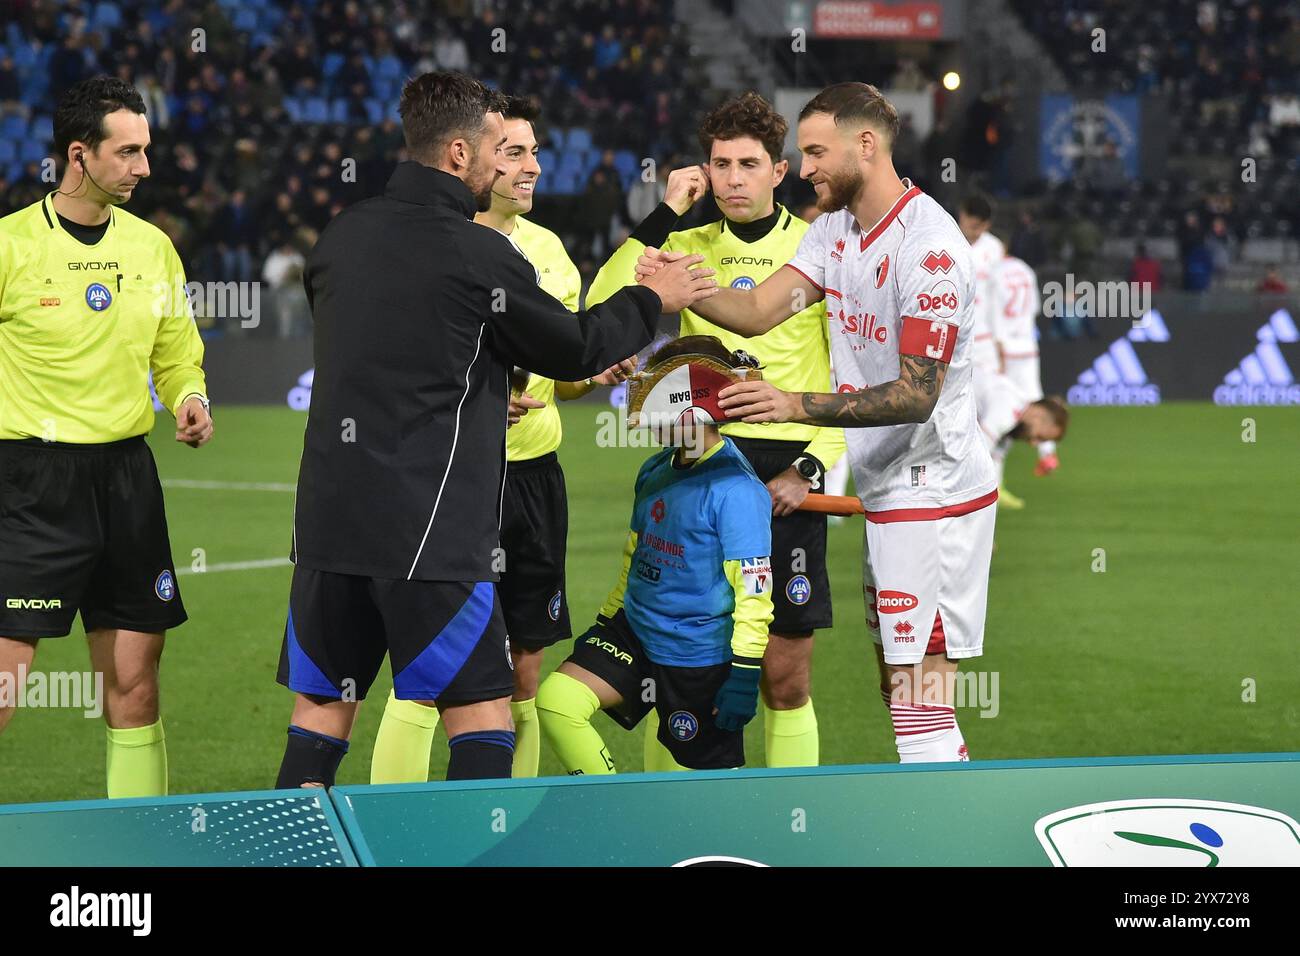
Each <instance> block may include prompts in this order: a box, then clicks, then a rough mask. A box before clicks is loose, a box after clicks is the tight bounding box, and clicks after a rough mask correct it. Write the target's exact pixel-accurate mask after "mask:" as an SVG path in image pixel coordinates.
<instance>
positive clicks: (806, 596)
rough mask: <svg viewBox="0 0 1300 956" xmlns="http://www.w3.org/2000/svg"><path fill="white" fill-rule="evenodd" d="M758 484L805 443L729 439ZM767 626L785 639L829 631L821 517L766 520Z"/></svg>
mask: <svg viewBox="0 0 1300 956" xmlns="http://www.w3.org/2000/svg"><path fill="white" fill-rule="evenodd" d="M731 440H732V441H733V442H735V443H736V447H737V448H739V449H740V452H741V454H742V455H744V456H745V457H746V458H747V459H749V463H750V464H751V465H753V466H754V472H755V473H756V474H757V475H758V477H759V480H760V481H763V482H768V481H771V480H772V479H773V478H775V477H776V476H777V475H779V474H780V473H781V472H783V471H785V470H786V469H787V468H789V467H790V464H791V463H792V462H793V461H794V460H795V459H796V458H798V457H799V455H800V454H802V453H803V450H804V448H805V447H807V443H806V442H799V441H774V440H772V439H768V438H735V437H732V439H731ZM772 585H773V586H772V626H771V627H770V628H769V630H770V631H772V632H774V633H777V634H783V635H785V636H787V637H811V636H812V632H813V631H815V630H817V629H819V628H824V627H830V626H831V582H830V577H829V575H827V573H826V516H825V515H824V514H818V513H816V512H814V511H796V512H794V513H793V514H788V515H786V516H785V517H783V518H776V517H774V518H773V519H772Z"/></svg>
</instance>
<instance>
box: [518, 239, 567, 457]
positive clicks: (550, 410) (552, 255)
mask: <svg viewBox="0 0 1300 956" xmlns="http://www.w3.org/2000/svg"><path fill="white" fill-rule="evenodd" d="M510 239H511V240H512V241H513V242H514V244H515V245H516V246H518V247H519V249H520V250H521V251H522V252H523V254H524V255H526V256H527V257H528V261H529V262H531V263H532V264H533V268H535V269H536V270H537V275H538V285H540V286H541V287H542V288H543V289H545V290H546V291H547V292H549V293H550V294H551V295H553V296H554V297H555V298H557V299H559V300H560V301H561V302H563V303H564V307H565V308H566V309H568V310H569V311H570V312H577V311H578V297H579V296H580V295H581V293H582V276H581V275H580V274H579V273H578V267H577V266H575V265H574V264H573V260H572V259H570V258H569V254H568V253H567V252H565V250H564V243H562V242H561V241H560V237H559V236H557V235H556V234H555V233H553V232H551V230H549V229H547V228H545V227H543V226H539V225H537V224H536V223H533V222H529V221H528V220H527V219H525V218H524V217H523V216H519V217H518V218H516V219H515V229H514V232H512V233H511V234H510ZM526 391H527V392H528V394H529V395H531V396H532V397H533V398H535V399H537V400H538V401H539V402H545V403H546V407H545V408H534V409H531V410H530V411H529V412H528V414H527V415H525V416H524V417H523V418H521V419H519V423H518V424H517V425H512V426H511V427H510V428H509V429H508V430H507V431H506V461H527V460H529V459H530V458H540V457H541V456H542V455H545V454H547V453H548V452H553V451H555V450H556V449H557V448H559V447H560V439H561V437H562V436H563V432H562V427H561V425H560V410H559V409H558V408H557V407H556V406H555V381H554V380H553V379H549V378H543V377H542V376H540V375H532V376H529V378H528V387H527V389H526Z"/></svg>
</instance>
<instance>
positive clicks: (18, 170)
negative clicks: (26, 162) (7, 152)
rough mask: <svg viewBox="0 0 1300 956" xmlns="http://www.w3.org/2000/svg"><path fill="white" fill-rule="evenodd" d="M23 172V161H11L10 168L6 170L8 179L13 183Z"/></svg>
mask: <svg viewBox="0 0 1300 956" xmlns="http://www.w3.org/2000/svg"><path fill="white" fill-rule="evenodd" d="M22 174H23V164H22V163H10V164H9V168H8V169H6V170H5V178H6V179H8V180H9V182H11V183H12V182H17V181H18V177H20V176H21V175H22Z"/></svg>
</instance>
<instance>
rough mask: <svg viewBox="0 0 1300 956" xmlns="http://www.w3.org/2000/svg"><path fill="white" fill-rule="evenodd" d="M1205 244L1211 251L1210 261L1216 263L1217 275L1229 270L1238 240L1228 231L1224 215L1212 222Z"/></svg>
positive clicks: (1215, 270) (1216, 217)
mask: <svg viewBox="0 0 1300 956" xmlns="http://www.w3.org/2000/svg"><path fill="white" fill-rule="evenodd" d="M1205 246H1206V248H1207V249H1209V251H1210V261H1211V262H1212V263H1213V264H1214V272H1215V274H1216V275H1222V274H1223V273H1224V272H1227V271H1228V266H1229V265H1231V264H1232V260H1233V259H1234V258H1235V256H1234V252H1235V251H1236V246H1237V240H1236V239H1235V238H1233V236H1232V234H1231V233H1229V232H1228V223H1227V221H1226V220H1224V218H1223V217H1222V216H1215V217H1214V221H1213V222H1212V223H1211V224H1210V233H1209V235H1207V236H1206V237H1205Z"/></svg>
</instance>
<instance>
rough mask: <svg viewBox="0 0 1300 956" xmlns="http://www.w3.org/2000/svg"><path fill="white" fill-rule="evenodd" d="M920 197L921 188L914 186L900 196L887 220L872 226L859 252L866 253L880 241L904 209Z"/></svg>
mask: <svg viewBox="0 0 1300 956" xmlns="http://www.w3.org/2000/svg"><path fill="white" fill-rule="evenodd" d="M919 195H921V187H920V186H913V187H912V188H911V189H909V190H908V191H907V192H905V193H903V195H901V196H899V197H898V202H896V203H894V206H893V208H892V209H890V210H889V212H887V213H885V218H884V219H881V220H880V222H878V223H876V224H875V225H874V226H872V227H871V231H870V232H869V233H867V234H866V235H865V236H863V237H862V242H861V248H859V249H858V251H859V252H866V251H867V246H869V245H871V244H872V243H873V242H875V241H876V240H877V239H879V238H880V234H881V233H882V232H884V231H885V230H886V229H888V228H889V224H890V223H891V222H893V221H894V220H895V219H897V218H898V214H899V213H900V212H902V211H903V207H904V206H906V205H907V204H908V203H909V202H911V201H912V200H913V199H915V198H916V197H917V196H919Z"/></svg>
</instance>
